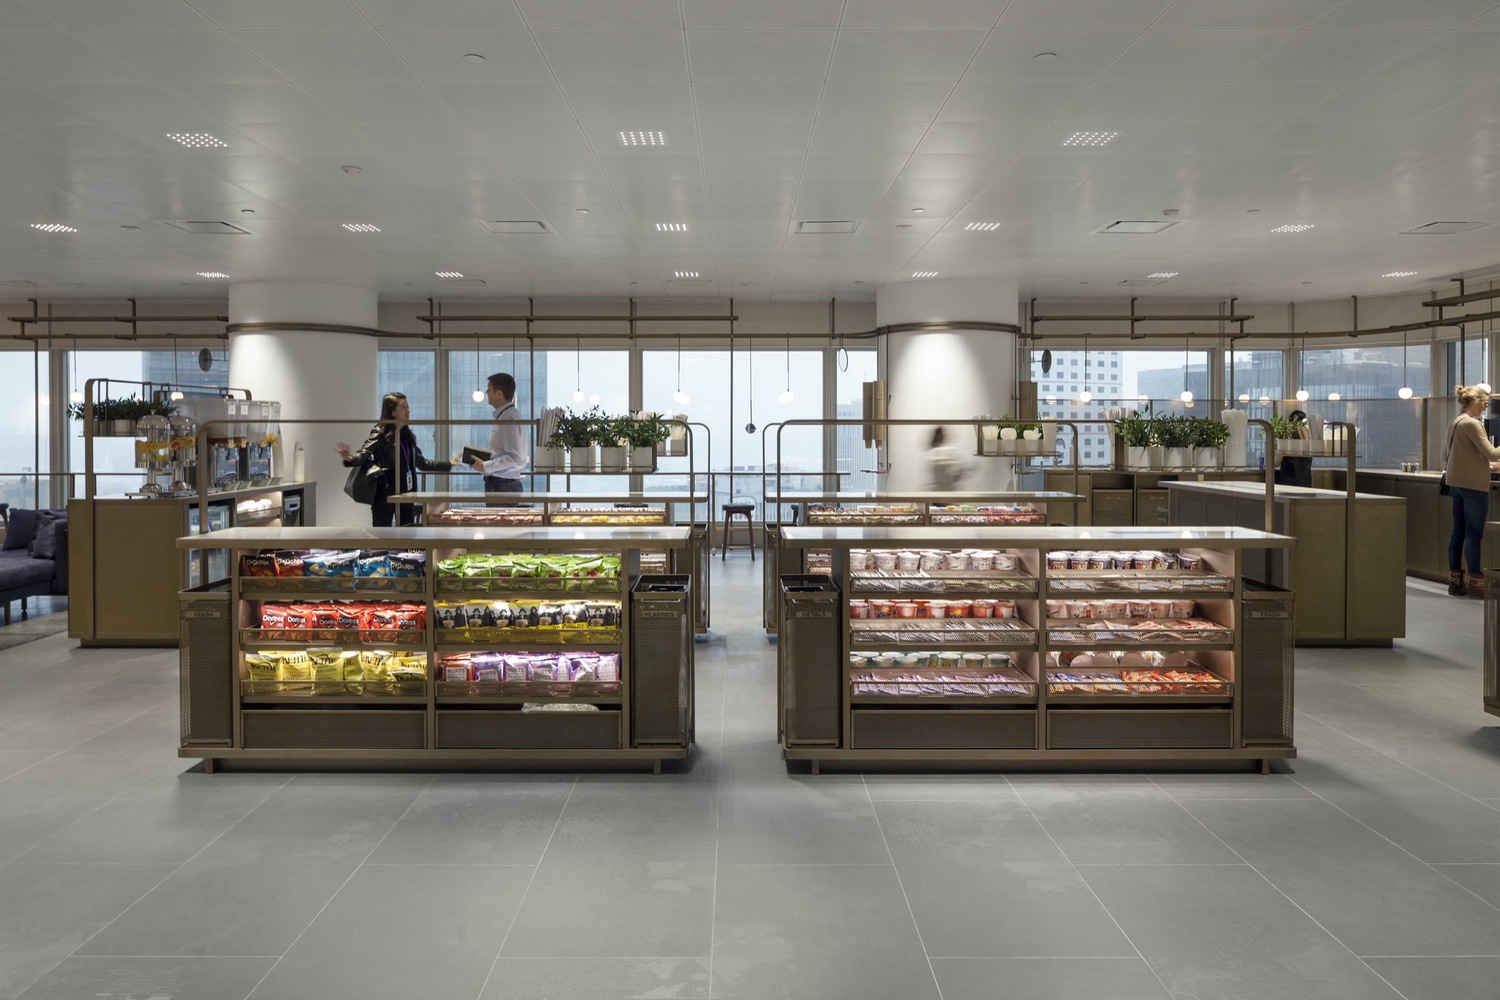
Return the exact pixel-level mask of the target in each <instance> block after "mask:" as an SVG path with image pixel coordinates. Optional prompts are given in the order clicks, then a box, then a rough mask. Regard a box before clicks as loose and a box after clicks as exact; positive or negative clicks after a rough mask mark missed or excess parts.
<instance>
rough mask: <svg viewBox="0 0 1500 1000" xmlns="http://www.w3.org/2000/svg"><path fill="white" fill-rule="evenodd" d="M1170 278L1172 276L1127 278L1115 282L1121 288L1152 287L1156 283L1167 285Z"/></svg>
mask: <svg viewBox="0 0 1500 1000" xmlns="http://www.w3.org/2000/svg"><path fill="white" fill-rule="evenodd" d="M1170 280H1171V279H1170V278H1126V279H1125V280H1124V281H1117V282H1115V285H1117V286H1118V287H1121V288H1151V287H1153V286H1155V285H1165V284H1166V283H1167V282H1168V281H1170Z"/></svg>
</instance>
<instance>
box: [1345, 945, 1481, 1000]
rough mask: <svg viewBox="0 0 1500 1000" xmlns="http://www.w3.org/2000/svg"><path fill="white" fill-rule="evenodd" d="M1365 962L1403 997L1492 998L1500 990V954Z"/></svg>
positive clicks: (1411, 999)
mask: <svg viewBox="0 0 1500 1000" xmlns="http://www.w3.org/2000/svg"><path fill="white" fill-rule="evenodd" d="M1368 961H1369V963H1370V967H1371V968H1373V969H1374V970H1375V971H1376V972H1378V973H1380V974H1381V975H1382V976H1384V977H1385V979H1386V981H1387V982H1388V983H1390V984H1391V985H1392V986H1394V987H1396V989H1398V990H1400V991H1401V992H1402V993H1403V994H1404V995H1405V996H1406V1000H1494V998H1495V994H1496V993H1497V992H1500V987H1497V985H1496V984H1500V957H1493V956H1492V957H1489V958H1372V959H1369V960H1368Z"/></svg>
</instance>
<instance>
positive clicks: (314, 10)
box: [174, 0, 370, 31]
mask: <svg viewBox="0 0 1500 1000" xmlns="http://www.w3.org/2000/svg"><path fill="white" fill-rule="evenodd" d="M193 6H194V7H197V8H198V9H199V10H200V11H202V12H203V13H204V14H207V15H208V16H209V17H211V18H213V20H214V22H215V23H217V24H218V25H219V27H221V28H225V29H227V30H271V29H277V28H280V29H284V30H291V29H295V30H301V31H310V30H326V29H330V28H368V27H369V26H370V23H369V22H368V21H366V20H365V18H364V16H363V15H361V14H360V12H359V11H358V10H356V9H355V8H354V5H353V4H351V3H349V0H255V2H254V3H246V2H245V0H193ZM174 27H181V25H174Z"/></svg>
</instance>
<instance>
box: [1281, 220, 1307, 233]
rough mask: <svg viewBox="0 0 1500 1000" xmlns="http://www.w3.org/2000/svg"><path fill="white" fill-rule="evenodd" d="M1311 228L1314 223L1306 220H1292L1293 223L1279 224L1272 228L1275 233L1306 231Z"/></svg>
mask: <svg viewBox="0 0 1500 1000" xmlns="http://www.w3.org/2000/svg"><path fill="white" fill-rule="evenodd" d="M1311 228H1312V224H1311V223H1306V222H1292V223H1288V224H1287V225H1285V226H1277V227H1276V228H1275V229H1273V230H1271V232H1273V233H1305V232H1307V231H1308V230H1309V229H1311Z"/></svg>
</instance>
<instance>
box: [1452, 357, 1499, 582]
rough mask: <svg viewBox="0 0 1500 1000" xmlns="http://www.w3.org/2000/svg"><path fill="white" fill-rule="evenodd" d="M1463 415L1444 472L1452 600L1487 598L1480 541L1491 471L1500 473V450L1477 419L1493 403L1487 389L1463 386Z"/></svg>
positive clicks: (1460, 390) (1455, 424)
mask: <svg viewBox="0 0 1500 1000" xmlns="http://www.w3.org/2000/svg"><path fill="white" fill-rule="evenodd" d="M1454 392H1455V393H1456V394H1457V396H1458V405H1459V413H1458V416H1456V417H1454V418H1453V422H1452V423H1450V424H1449V425H1448V443H1447V444H1446V445H1444V446H1443V468H1444V469H1445V470H1446V475H1447V477H1448V490H1449V492H1450V493H1452V494H1453V533H1452V534H1450V535H1449V536H1448V593H1450V594H1452V595H1453V596H1454V597H1463V596H1464V595H1465V594H1467V595H1468V596H1469V597H1477V598H1481V599H1482V598H1483V597H1484V568H1483V567H1482V566H1480V565H1479V543H1480V541H1481V540H1482V539H1483V538H1484V520H1485V517H1486V516H1487V515H1488V513H1489V509H1490V471H1491V470H1497V471H1500V448H1496V447H1495V446H1494V445H1492V444H1490V439H1489V437H1488V436H1486V434H1485V433H1484V424H1483V423H1481V422H1480V420H1479V417H1480V415H1481V414H1483V413H1484V411H1485V408H1486V407H1487V406H1489V403H1490V392H1489V388H1488V387H1487V386H1478V385H1461V386H1458V387H1457V389H1455V390H1454ZM1460 556H1462V557H1463V558H1464V559H1467V560H1468V563H1469V582H1468V583H1467V584H1465V583H1464V572H1463V564H1462V563H1461V562H1460V561H1459V559H1460Z"/></svg>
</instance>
